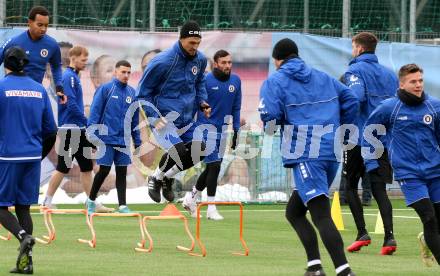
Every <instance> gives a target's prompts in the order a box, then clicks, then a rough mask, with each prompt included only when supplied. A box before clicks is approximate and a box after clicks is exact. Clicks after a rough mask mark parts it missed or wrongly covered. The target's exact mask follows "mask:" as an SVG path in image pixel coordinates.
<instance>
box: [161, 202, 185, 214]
mask: <svg viewBox="0 0 440 276" xmlns="http://www.w3.org/2000/svg"><path fill="white" fill-rule="evenodd" d="M159 216H183V215H182V213H181V212H180V211H179V209H177V207H176V205H174V204H172V203H170V204H167V206H165V208H163V210H162V212H160V214H159Z"/></svg>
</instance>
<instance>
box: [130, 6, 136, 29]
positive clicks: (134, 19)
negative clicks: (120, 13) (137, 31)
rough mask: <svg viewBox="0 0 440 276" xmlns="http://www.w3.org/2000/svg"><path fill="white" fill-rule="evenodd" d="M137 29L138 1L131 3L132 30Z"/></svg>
mask: <svg viewBox="0 0 440 276" xmlns="http://www.w3.org/2000/svg"><path fill="white" fill-rule="evenodd" d="M134 28H136V0H131V1H130V29H132V30H134Z"/></svg>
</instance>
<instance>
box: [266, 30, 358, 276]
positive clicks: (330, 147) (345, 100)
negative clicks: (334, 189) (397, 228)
mask: <svg viewBox="0 0 440 276" xmlns="http://www.w3.org/2000/svg"><path fill="white" fill-rule="evenodd" d="M272 57H273V58H274V63H275V67H276V68H277V71H276V72H275V73H273V74H272V75H270V76H269V78H268V79H267V80H266V81H265V82H264V83H263V85H262V87H261V91H260V106H259V112H260V117H261V119H262V121H263V122H264V124H265V128H266V131H271V130H270V126H271V125H274V123H276V124H277V125H281V131H282V140H281V151H282V157H283V163H284V166H285V167H287V168H291V169H292V171H293V172H292V173H293V177H294V180H295V184H296V187H295V190H294V191H293V193H292V196H291V197H290V200H289V203H288V204H287V207H286V218H287V220H288V221H289V222H290V224H291V225H292V227H293V228H294V229H295V231H296V233H297V234H298V236H299V238H300V240H301V242H302V244H303V246H304V248H305V250H306V253H307V260H308V262H307V266H308V267H307V271H306V273H305V274H304V275H310V276H311V275H325V273H324V271H323V268H322V265H321V257H320V253H319V248H318V238H317V235H316V232H315V229H314V228H313V226H312V224H310V222H309V221H308V219H307V217H306V213H307V210H309V211H310V215H311V217H312V221H313V223H314V224H315V226H316V228H317V229H318V231H319V234H320V236H321V239H322V241H323V243H324V245H325V247H326V248H327V251H328V253H329V254H330V256H331V258H332V261H333V264H334V266H335V268H336V274H337V275H338V276H341V275H344V276H346V275H354V273H353V272H352V271H351V269H350V266H349V265H348V262H347V259H346V257H345V254H344V244H343V241H342V238H341V235H340V234H339V232H338V230H337V229H336V226H335V224H334V222H333V220H332V218H331V215H330V203H329V199H328V191H329V186H330V185H331V183H332V182H333V179H334V177H335V175H336V172H337V170H338V166H339V163H338V162H337V158H336V153H335V150H338V149H337V147H335V143H336V142H337V141H338V140H336V141H335V139H338V138H339V134H338V132H337V129H338V128H339V126H340V125H342V124H352V123H354V120H355V117H356V114H357V113H358V110H359V102H358V100H357V98H356V96H355V95H354V94H353V92H351V90H350V89H349V88H348V87H346V86H345V85H343V84H341V83H340V82H339V81H337V80H336V79H334V78H332V77H330V76H328V75H327V74H325V73H323V72H320V71H318V70H315V69H313V68H310V67H309V66H307V65H306V64H305V63H304V61H303V60H302V59H301V58H299V56H298V47H297V46H296V44H295V42H294V41H292V40H290V39H288V38H285V39H282V40H280V41H279V42H277V44H275V47H274V49H273V52H272ZM353 127H354V126H353Z"/></svg>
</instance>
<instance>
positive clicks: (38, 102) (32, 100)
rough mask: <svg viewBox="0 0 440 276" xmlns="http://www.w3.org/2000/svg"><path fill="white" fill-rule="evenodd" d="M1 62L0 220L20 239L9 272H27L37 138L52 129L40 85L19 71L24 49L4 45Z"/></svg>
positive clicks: (38, 163) (37, 164)
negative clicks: (4, 49) (14, 265)
mask: <svg viewBox="0 0 440 276" xmlns="http://www.w3.org/2000/svg"><path fill="white" fill-rule="evenodd" d="M3 61H4V65H5V71H6V76H5V78H4V79H2V80H0V106H1V108H0V223H1V224H2V225H3V226H4V227H5V228H6V229H8V231H9V232H11V233H12V234H13V235H14V236H15V237H16V238H17V239H18V240H19V241H20V247H19V254H18V258H17V263H16V267H15V268H14V269H13V270H11V273H20V274H32V273H33V262H32V247H33V246H34V244H35V239H34V238H33V237H32V232H33V222H32V217H31V215H30V205H31V204H35V203H37V202H38V192H39V188H40V170H41V159H42V158H44V155H43V156H42V150H43V143H45V140H46V139H47V138H48V137H52V136H55V135H56V131H57V128H56V124H55V120H54V118H53V113H52V108H51V106H50V102H49V97H48V95H47V93H46V91H45V90H44V87H43V86H42V85H41V84H39V83H37V82H36V81H34V80H33V79H31V78H30V77H28V76H26V75H25V73H24V69H25V67H26V64H27V63H28V58H27V56H26V53H25V52H24V50H23V49H21V48H20V47H18V46H13V47H9V48H8V50H6V51H5V52H4V54H3ZM12 114H13V115H12ZM52 146H53V144H52ZM46 154H47V153H46ZM10 206H15V214H16V216H17V217H15V216H14V215H13V214H12V213H10V212H9V211H8V207H10ZM17 219H18V220H17Z"/></svg>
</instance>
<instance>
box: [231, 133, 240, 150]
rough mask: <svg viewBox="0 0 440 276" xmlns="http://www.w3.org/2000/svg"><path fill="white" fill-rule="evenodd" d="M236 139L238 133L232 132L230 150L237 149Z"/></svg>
mask: <svg viewBox="0 0 440 276" xmlns="http://www.w3.org/2000/svg"><path fill="white" fill-rule="evenodd" d="M237 139H238V131H237V130H234V135H233V136H232V144H231V149H233V150H235V148H236V147H237Z"/></svg>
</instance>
